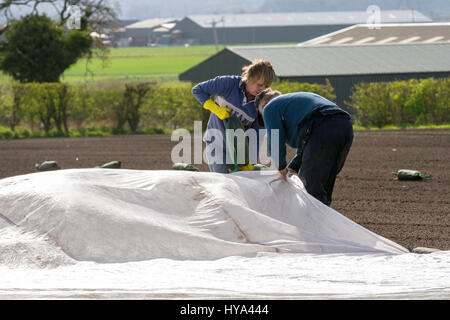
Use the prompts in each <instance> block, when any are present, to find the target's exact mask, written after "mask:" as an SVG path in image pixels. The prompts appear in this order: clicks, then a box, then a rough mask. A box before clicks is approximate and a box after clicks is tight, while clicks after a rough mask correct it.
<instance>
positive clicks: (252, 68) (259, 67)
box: [241, 59, 275, 87]
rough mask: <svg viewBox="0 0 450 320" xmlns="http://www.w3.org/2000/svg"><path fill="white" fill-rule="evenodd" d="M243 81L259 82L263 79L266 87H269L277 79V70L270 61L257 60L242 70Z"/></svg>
mask: <svg viewBox="0 0 450 320" xmlns="http://www.w3.org/2000/svg"><path fill="white" fill-rule="evenodd" d="M241 76H242V81H244V82H246V83H247V81H248V80H251V81H258V80H259V79H262V80H263V81H264V85H266V86H267V87H269V86H270V85H271V84H272V82H273V80H274V79H275V70H274V69H273V66H272V64H271V63H270V61H269V60H265V59H256V60H253V62H252V64H250V65H248V66H245V67H243V68H242V75H241Z"/></svg>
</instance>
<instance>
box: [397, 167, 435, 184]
mask: <svg viewBox="0 0 450 320" xmlns="http://www.w3.org/2000/svg"><path fill="white" fill-rule="evenodd" d="M393 174H394V175H396V176H397V179H398V180H409V181H418V180H423V179H426V178H431V176H426V175H424V174H422V173H420V172H419V171H416V170H408V169H400V170H398V171H397V172H393Z"/></svg>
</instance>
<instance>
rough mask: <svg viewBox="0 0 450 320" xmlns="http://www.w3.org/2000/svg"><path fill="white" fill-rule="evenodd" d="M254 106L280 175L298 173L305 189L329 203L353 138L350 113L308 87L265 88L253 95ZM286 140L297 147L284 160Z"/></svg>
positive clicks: (284, 177) (328, 204)
mask: <svg viewBox="0 0 450 320" xmlns="http://www.w3.org/2000/svg"><path fill="white" fill-rule="evenodd" d="M255 106H256V107H257V108H258V110H259V112H260V113H261V114H262V115H263V120H264V124H265V128H266V130H267V137H268V143H269V146H268V147H269V154H270V155H271V159H272V161H273V165H275V166H276V167H277V169H278V170H279V171H280V174H281V175H282V177H283V179H284V180H286V175H287V173H288V172H292V173H296V174H298V176H299V177H300V179H301V180H302V182H303V185H304V186H305V189H306V191H308V193H309V194H311V195H312V196H314V197H315V198H316V199H318V200H319V201H321V202H323V203H324V204H326V205H327V206H330V205H331V200H332V193H333V188H334V183H335V180H336V176H337V175H338V173H339V172H340V171H341V169H342V167H343V166H344V162H345V159H346V158H347V155H348V153H349V151H350V147H351V145H352V142H353V126H352V121H351V117H350V115H349V114H348V113H347V112H345V111H344V110H342V109H341V108H340V107H338V106H337V105H336V104H334V103H333V102H331V101H329V100H327V99H325V98H324V97H321V96H320V95H318V94H315V93H311V92H294V93H288V94H281V93H280V92H278V91H273V90H271V89H266V90H264V91H263V92H261V93H260V94H259V95H258V96H257V97H256V99H255ZM272 129H277V130H278V141H272V140H273V139H275V138H272V133H273V132H271V130H272ZM273 143H275V144H273ZM286 144H287V145H289V146H290V147H292V148H295V149H297V152H296V155H295V156H294V158H293V159H292V160H291V161H290V162H289V163H287V162H286ZM272 146H275V148H277V150H272V149H271V148H272ZM276 154H278V156H273V155H276Z"/></svg>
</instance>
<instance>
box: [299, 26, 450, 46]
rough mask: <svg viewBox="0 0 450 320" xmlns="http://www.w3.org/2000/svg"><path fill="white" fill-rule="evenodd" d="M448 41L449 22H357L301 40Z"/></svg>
mask: <svg viewBox="0 0 450 320" xmlns="http://www.w3.org/2000/svg"><path fill="white" fill-rule="evenodd" d="M449 41H450V22H441V23H438V22H436V23H395V24H383V25H378V26H374V25H367V24H358V25H354V26H351V27H348V28H344V29H342V30H338V31H336V32H333V33H330V34H326V35H323V36H320V37H318V38H314V39H311V40H308V41H306V42H303V43H302V44H301V45H305V46H319V45H330V44H369V43H371V44H383V43H418V42H424V43H433V42H449Z"/></svg>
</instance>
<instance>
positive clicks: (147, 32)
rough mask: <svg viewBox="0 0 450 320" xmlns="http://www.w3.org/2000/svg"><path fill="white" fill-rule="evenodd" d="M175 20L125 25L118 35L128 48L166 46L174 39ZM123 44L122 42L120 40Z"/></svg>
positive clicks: (145, 21) (146, 21) (153, 20)
mask: <svg viewBox="0 0 450 320" xmlns="http://www.w3.org/2000/svg"><path fill="white" fill-rule="evenodd" d="M176 22H177V19H175V18H161V19H160V18H155V19H148V20H143V21H138V22H135V23H133V24H130V25H127V26H125V28H124V32H122V34H121V35H120V37H121V38H122V39H127V42H128V43H127V44H128V45H129V46H148V45H152V44H154V45H168V44H170V43H171V42H172V38H173V37H174V34H176V32H175V33H174V31H175V29H174V27H175V25H176ZM122 42H123V40H122Z"/></svg>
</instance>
